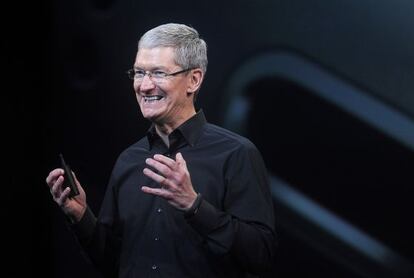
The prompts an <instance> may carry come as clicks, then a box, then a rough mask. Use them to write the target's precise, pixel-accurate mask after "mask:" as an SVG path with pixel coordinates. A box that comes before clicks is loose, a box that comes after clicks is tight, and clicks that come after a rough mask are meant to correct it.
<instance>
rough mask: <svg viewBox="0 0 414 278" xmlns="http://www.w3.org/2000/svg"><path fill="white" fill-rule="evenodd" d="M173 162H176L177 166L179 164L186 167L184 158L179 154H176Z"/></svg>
mask: <svg viewBox="0 0 414 278" xmlns="http://www.w3.org/2000/svg"><path fill="white" fill-rule="evenodd" d="M175 160H176V161H177V162H178V163H179V164H181V165H186V163H185V160H184V157H183V155H182V154H181V153H177V154H176V155H175Z"/></svg>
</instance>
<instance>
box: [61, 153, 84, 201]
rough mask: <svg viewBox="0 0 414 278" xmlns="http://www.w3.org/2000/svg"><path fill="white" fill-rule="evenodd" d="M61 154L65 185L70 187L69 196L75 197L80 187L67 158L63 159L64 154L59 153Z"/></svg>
mask: <svg viewBox="0 0 414 278" xmlns="http://www.w3.org/2000/svg"><path fill="white" fill-rule="evenodd" d="M59 156H60V163H61V164H62V168H63V170H65V175H64V177H65V183H64V186H65V187H70V193H69V198H72V197H75V196H77V195H79V190H78V187H77V186H76V183H75V178H74V177H73V174H72V170H71V169H70V167H69V165H68V164H66V162H65V159H63V155H62V154H59Z"/></svg>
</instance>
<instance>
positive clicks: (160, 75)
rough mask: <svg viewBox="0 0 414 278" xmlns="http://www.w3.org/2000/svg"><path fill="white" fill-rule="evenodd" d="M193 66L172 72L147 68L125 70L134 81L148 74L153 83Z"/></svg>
mask: <svg viewBox="0 0 414 278" xmlns="http://www.w3.org/2000/svg"><path fill="white" fill-rule="evenodd" d="M192 69H194V68H188V69H183V70H179V71H176V72H173V73H167V72H164V71H160V70H154V71H148V70H141V69H130V70H127V72H126V73H127V75H128V78H129V79H131V80H134V81H135V82H138V83H141V82H142V80H144V77H145V75H148V77H149V78H150V79H151V80H152V81H153V82H155V83H158V84H159V83H162V82H163V81H164V80H166V79H167V78H169V77H171V76H176V75H178V74H180V73H184V72H187V71H189V70H192Z"/></svg>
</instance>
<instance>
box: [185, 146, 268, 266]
mask: <svg viewBox="0 0 414 278" xmlns="http://www.w3.org/2000/svg"><path fill="white" fill-rule="evenodd" d="M227 165H229V166H228V167H227V169H225V172H226V176H225V181H224V184H225V186H226V196H225V200H224V203H225V205H224V209H223V210H220V209H218V208H216V207H214V206H213V205H212V204H211V203H209V202H208V201H207V200H202V201H201V204H200V206H199V209H198V211H197V213H196V214H195V215H193V216H192V217H191V218H189V219H188V220H187V221H188V223H189V224H190V225H191V226H192V227H193V228H194V229H195V230H196V231H197V232H198V233H200V234H201V235H202V236H203V237H204V238H205V239H206V241H207V244H208V248H209V249H210V251H211V252H212V253H214V254H216V256H225V257H229V256H230V257H231V258H232V259H233V260H235V261H236V262H237V263H238V264H239V265H240V266H242V267H244V268H245V270H246V271H248V272H251V273H254V274H260V273H264V272H266V271H268V270H269V269H270V268H271V265H272V263H274V255H275V247H276V234H275V228H274V210H273V205H272V199H271V195H270V188H269V179H268V175H267V170H266V168H265V165H264V162H263V160H262V157H261V155H260V153H259V151H258V150H257V149H256V147H255V146H254V145H253V144H252V143H251V142H249V141H248V142H247V144H245V145H242V147H240V148H238V149H237V150H236V151H235V152H234V153H233V155H232V156H231V157H230V160H229V163H228V164H227Z"/></svg>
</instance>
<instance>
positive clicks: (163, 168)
mask: <svg viewBox="0 0 414 278" xmlns="http://www.w3.org/2000/svg"><path fill="white" fill-rule="evenodd" d="M145 162H146V163H147V164H148V165H149V166H151V167H153V168H154V169H156V170H157V171H158V172H159V173H161V174H162V175H163V176H165V177H168V176H170V175H171V168H170V167H168V166H167V165H165V164H164V163H162V162H159V161H157V160H155V159H152V158H147V159H146V160H145Z"/></svg>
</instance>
